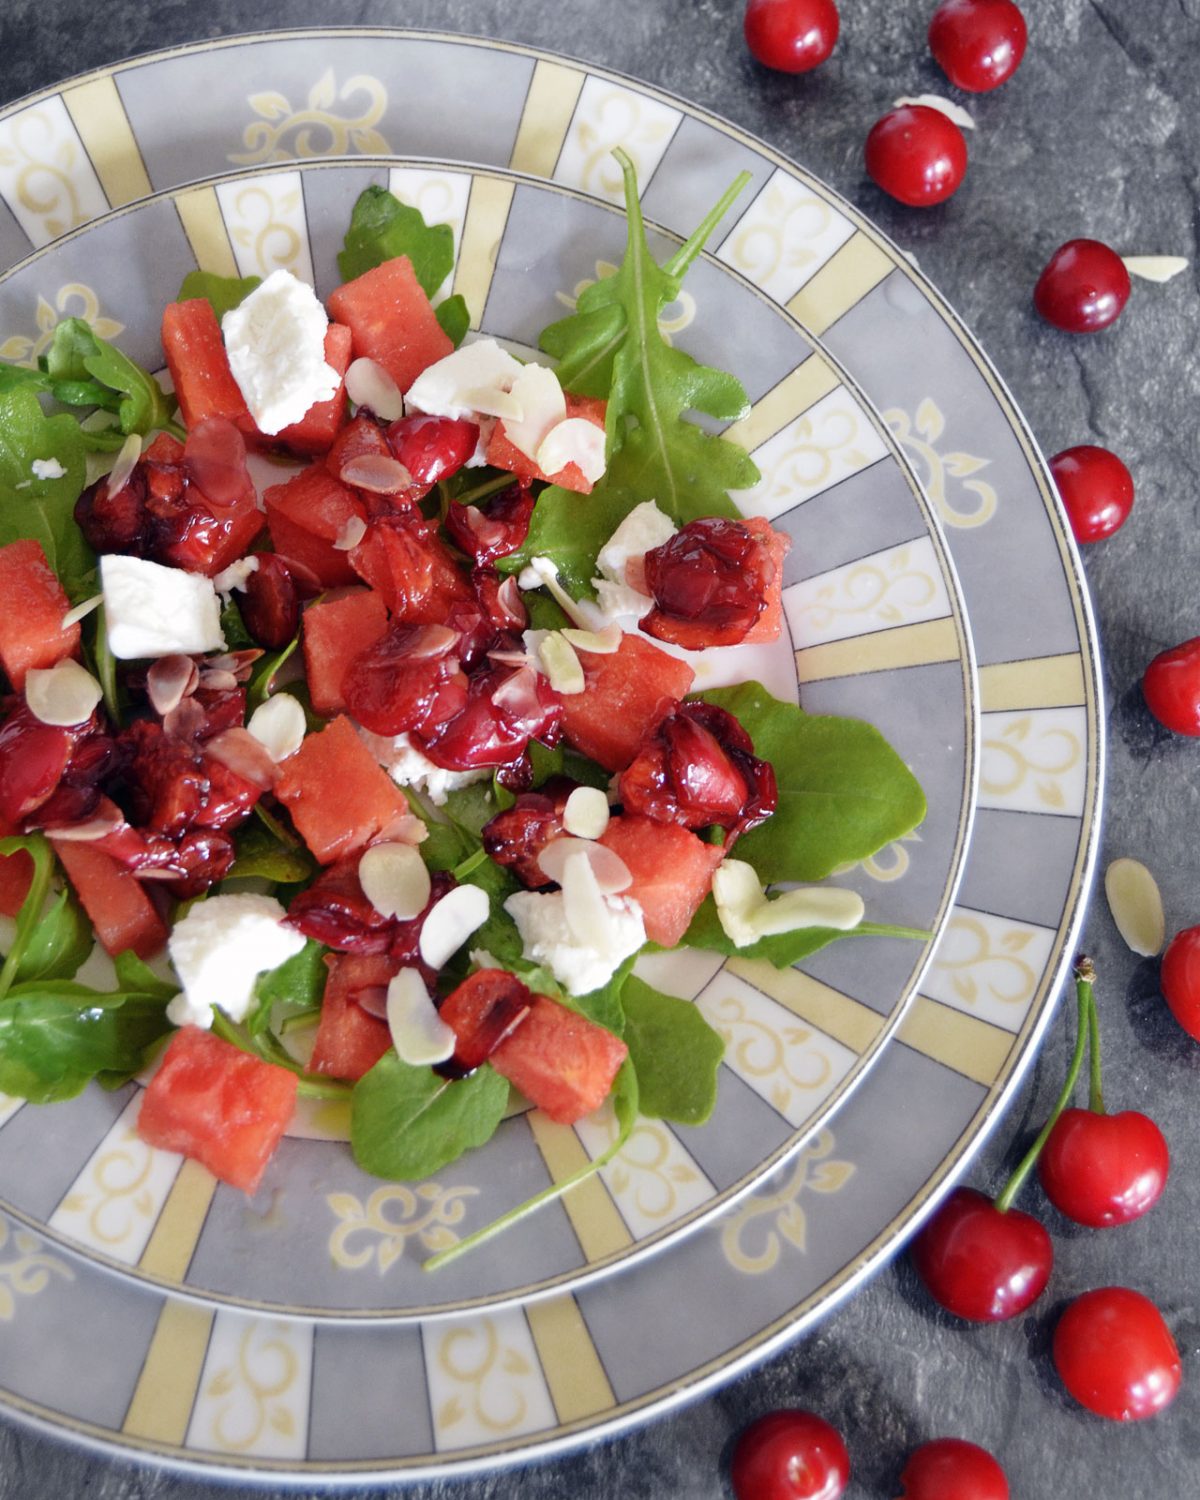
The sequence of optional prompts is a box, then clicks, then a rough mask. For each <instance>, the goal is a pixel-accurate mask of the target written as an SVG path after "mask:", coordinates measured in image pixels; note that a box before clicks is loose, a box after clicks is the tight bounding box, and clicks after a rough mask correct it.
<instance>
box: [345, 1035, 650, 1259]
mask: <svg viewBox="0 0 1200 1500" xmlns="http://www.w3.org/2000/svg"><path fill="white" fill-rule="evenodd" d="M376 1066H378V1064H377V1065H376ZM367 1076H368V1077H370V1074H368V1075H367ZM608 1097H609V1098H610V1100H611V1101H612V1107H613V1113H614V1115H615V1116H616V1120H617V1134H616V1138H615V1140H614V1141H613V1142H612V1144H611V1145H610V1146H609V1147H608V1148H607V1150H605V1151H603V1152H601V1154H600V1155H599V1156H597V1157H596V1158H595V1160H594V1161H590V1162H588V1163H587V1165H586V1166H582V1167H580V1168H579V1169H578V1171H575V1172H572V1173H571V1174H570V1175H569V1176H567V1177H564V1178H563V1179H562V1181H561V1182H555V1183H552V1184H551V1185H550V1186H549V1187H548V1188H543V1189H542V1191H541V1192H540V1193H535V1194H534V1195H533V1197H532V1198H527V1199H526V1200H525V1202H524V1203H521V1204H518V1206H517V1207H516V1208H511V1209H509V1211H508V1212H507V1213H506V1214H501V1215H500V1217H499V1218H498V1219H493V1220H492V1222H491V1223H490V1224H485V1225H484V1226H483V1228H482V1229H477V1230H475V1232H474V1233H473V1234H468V1235H466V1236H465V1237H464V1238H463V1239H461V1240H459V1242H458V1244H456V1245H451V1246H450V1247H449V1248H448V1249H446V1250H439V1251H438V1253H437V1254H436V1255H432V1256H430V1258H429V1259H428V1260H427V1261H426V1262H425V1265H424V1269H425V1270H426V1271H437V1270H439V1269H440V1268H441V1267H442V1266H447V1265H449V1264H450V1262H451V1261H452V1260H457V1259H458V1258H459V1256H460V1255H465V1254H466V1253H467V1251H468V1250H474V1249H475V1247H476V1246H477V1245H482V1244H484V1243H486V1241H488V1240H490V1239H493V1238H494V1237H495V1236H496V1235H498V1234H501V1233H503V1231H504V1230H506V1229H510V1228H511V1227H512V1226H513V1225H514V1224H518V1223H520V1221H521V1220H522V1219H525V1218H528V1216H529V1215H530V1214H531V1213H535V1212H536V1211H537V1210H538V1209H539V1208H541V1207H542V1205H543V1204H545V1203H552V1202H553V1201H554V1199H555V1198H561V1197H562V1195H563V1194H564V1193H566V1192H569V1191H570V1190H571V1188H573V1187H575V1186H576V1184H578V1183H580V1182H583V1181H584V1180H585V1179H586V1178H588V1177H590V1176H591V1175H592V1173H593V1172H598V1171H599V1170H600V1168H601V1167H605V1166H607V1165H608V1163H609V1162H610V1161H612V1159H613V1157H614V1156H616V1154H617V1153H618V1151H620V1149H621V1147H622V1146H624V1144H625V1142H626V1141H627V1140H628V1139H629V1137H630V1135H631V1134H632V1133H633V1127H634V1126H635V1125H636V1124H637V1119H638V1076H637V1070H636V1069H635V1068H634V1066H633V1063H632V1062H631V1061H630V1060H629V1058H626V1059H625V1061H624V1062H623V1063H622V1064H621V1071H620V1072H619V1073H618V1074H617V1077H616V1081H615V1082H614V1084H613V1086H612V1093H611V1094H609V1096H608Z"/></svg>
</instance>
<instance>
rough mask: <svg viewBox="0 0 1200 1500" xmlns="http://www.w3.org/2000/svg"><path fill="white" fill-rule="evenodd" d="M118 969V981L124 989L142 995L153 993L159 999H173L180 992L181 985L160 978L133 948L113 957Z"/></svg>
mask: <svg viewBox="0 0 1200 1500" xmlns="http://www.w3.org/2000/svg"><path fill="white" fill-rule="evenodd" d="M113 968H114V969H115V970H116V971H117V983H118V985H120V987H121V988H122V989H123V990H129V991H132V992H135V993H137V994H140V995H152V996H153V997H154V998H155V999H158V1000H171V999H173V998H174V997H175V996H176V995H177V994H178V993H179V986H178V985H177V984H173V983H172V982H171V981H170V980H169V979H160V978H159V976H158V975H157V974H156V973H155V972H154V970H153V969H152V968H151V967H150V965H149V964H148V963H146V961H145V960H144V959H141V958H139V957H138V956H137V954H136V953H135V952H134V951H133V949H132V948H126V950H125V952H124V953H118V954H117V956H116V958H114V959H113Z"/></svg>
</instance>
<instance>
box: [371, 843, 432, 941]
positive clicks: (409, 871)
mask: <svg viewBox="0 0 1200 1500" xmlns="http://www.w3.org/2000/svg"><path fill="white" fill-rule="evenodd" d="M358 881H359V884H360V885H361V886H362V888H363V894H364V895H365V896H366V898H367V900H368V901H369V902H370V903H371V905H372V906H373V907H374V908H375V910H376V911H377V912H378V913H379V914H380V916H383V917H396V918H398V919H399V920H400V921H401V922H411V921H412V920H413V918H414V917H419V916H420V915H421V913H422V912H423V911H424V910H425V907H426V905H427V904H428V902H429V892H430V889H431V885H430V880H429V871H428V869H427V868H426V865H425V861H424V860H423V859H422V858H421V856H420V855H419V854H418V853H417V851H416V849H415V848H414V847H413V845H412V844H395V843H387V844H372V845H371V847H370V848H369V849H368V850H366V851H365V853H364V854H363V856H362V858H361V859H360V860H359V862H358Z"/></svg>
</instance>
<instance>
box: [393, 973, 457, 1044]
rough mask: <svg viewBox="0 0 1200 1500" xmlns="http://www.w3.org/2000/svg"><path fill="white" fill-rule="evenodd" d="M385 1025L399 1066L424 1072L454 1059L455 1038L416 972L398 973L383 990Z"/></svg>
mask: <svg viewBox="0 0 1200 1500" xmlns="http://www.w3.org/2000/svg"><path fill="white" fill-rule="evenodd" d="M387 1023H388V1030H389V1031H390V1032H391V1034H392V1045H393V1046H394V1047H395V1049H396V1052H397V1054H398V1056H399V1058H400V1060H401V1062H406V1063H409V1064H410V1065H411V1066H412V1067H414V1068H427V1067H430V1066H431V1065H432V1064H434V1063H440V1062H445V1061H446V1060H447V1059H448V1058H450V1057H453V1056H454V1047H455V1043H456V1042H457V1040H458V1039H457V1037H456V1036H455V1034H454V1031H453V1029H452V1028H451V1027H449V1026H447V1025H446V1023H445V1021H443V1020H442V1018H441V1016H439V1015H438V1013H437V1007H436V1006H435V1005H434V1003H433V1001H432V1000H431V999H430V998H429V991H428V989H427V988H426V987H425V981H424V980H423V979H422V978H421V974H420V971H419V970H417V969H401V970H400V972H399V973H398V974H395V975H393V976H392V979H391V981H390V983H389V984H388V988H387Z"/></svg>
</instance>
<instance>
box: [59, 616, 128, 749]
mask: <svg viewBox="0 0 1200 1500" xmlns="http://www.w3.org/2000/svg"><path fill="white" fill-rule="evenodd" d="M67 592H68V593H70V590H69V589H68V590H67ZM89 597H90V596H89ZM93 614H94V617H95V621H96V623H95V626H94V627H93V629H94V631H95V634H94V636H93V638H92V647H91V657H92V662H93V665H94V667H95V672H96V681H97V682H99V684H100V688H101V691H102V692H103V693H104V708H105V712H106V713H107V714H108V716H109V718H110V719H111V720H112V721H113V723H114V724H116V725H117V727H118V728H119V727H120V725H121V723H122V714H121V709H122V698H123V694H122V691H121V685H120V683H119V682H118V681H117V659H116V657H115V656H114V655H113V654H112V649H111V647H110V646H109V644H108V620H107V618H106V616H105V613H104V606H103V604H102V605H101V606H100V607H99V609H97V610H95V611H93Z"/></svg>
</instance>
